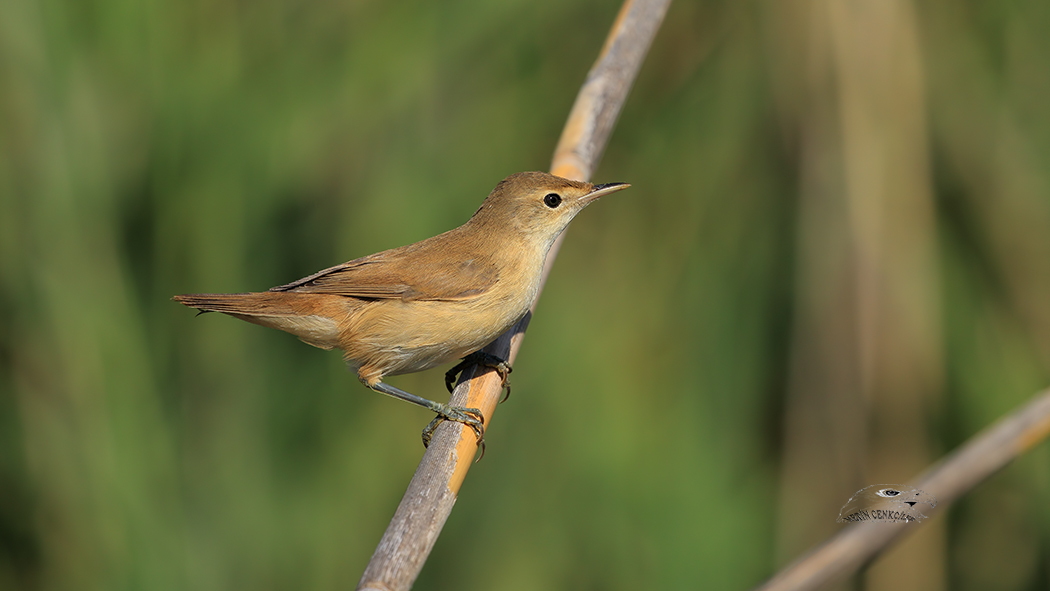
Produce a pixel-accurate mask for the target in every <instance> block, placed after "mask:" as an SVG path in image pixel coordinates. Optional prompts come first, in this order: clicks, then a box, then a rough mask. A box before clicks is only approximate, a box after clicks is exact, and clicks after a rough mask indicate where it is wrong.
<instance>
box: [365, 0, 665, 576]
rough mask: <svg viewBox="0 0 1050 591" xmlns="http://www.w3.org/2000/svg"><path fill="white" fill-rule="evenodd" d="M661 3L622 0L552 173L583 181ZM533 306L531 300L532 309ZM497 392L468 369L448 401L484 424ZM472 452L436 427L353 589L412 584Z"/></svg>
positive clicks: (508, 352)
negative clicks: (471, 411) (471, 412)
mask: <svg viewBox="0 0 1050 591" xmlns="http://www.w3.org/2000/svg"><path fill="white" fill-rule="evenodd" d="M669 5H670V0H626V2H624V4H623V7H622V8H621V9H620V13H619V15H618V16H617V18H616V22H615V23H614V24H613V26H612V30H611V31H610V32H609V36H608V38H607V39H606V41H605V45H604V47H602V51H601V54H600V55H599V56H598V59H597V61H596V62H595V64H594V66H593V67H592V68H591V71H590V72H589V73H588V75H587V80H586V81H585V82H584V84H583V87H582V88H581V89H580V92H579V94H578V95H577V97H576V102H575V104H574V105H573V107H572V111H571V112H570V113H569V118H568V120H567V121H566V123H565V128H564V129H563V131H562V136H561V139H560V140H559V142H558V146H557V148H556V149H555V152H554V158H553V161H552V163H551V172H552V173H553V174H556V175H558V176H562V177H566V178H571V179H575V180H588V179H590V176H591V173H592V172H593V171H594V169H595V168H596V167H597V165H598V162H599V160H600V159H601V156H602V153H603V152H604V151H605V146H606V145H607V144H608V141H609V136H610V135H611V134H612V130H613V127H614V126H615V124H616V119H617V117H618V116H619V114H620V109H621V108H622V107H623V104H624V102H625V101H626V100H627V94H628V92H629V91H630V89H631V85H632V84H633V83H634V79H635V77H636V76H637V74H638V70H639V68H640V67H641V64H642V61H643V60H644V58H645V55H646V53H648V51H649V46H650V45H651V44H652V40H653V37H654V36H655V35H656V31H657V30H658V29H659V28H660V23H661V22H662V21H663V18H664V15H665V14H666V13H667V8H668V6H669ZM562 236H564V234H562ZM560 245H561V238H559V239H558V241H557V242H555V244H554V246H553V247H552V248H551V250H550V253H549V254H548V255H547V261H546V264H545V265H544V271H543V279H542V282H546V279H547V275H548V273H549V272H550V269H551V265H552V264H553V262H554V259H555V257H556V256H557V253H558V248H559V246H560ZM540 289H541V291H542V289H543V287H542V283H541V286H540ZM535 305H536V304H535V302H533V308H534V309H535ZM531 317H532V313H531V312H530V313H529V314H527V315H526V316H525V318H524V319H522V321H521V322H519V323H518V324H517V325H516V326H514V327H512V328H511V329H510V330H509V331H507V332H506V333H504V334H503V335H501V336H500V337H499V338H498V339H496V340H495V341H493V342H492V343H491V344H490V345H489V346H488V347H486V348H485V351H486V352H488V353H491V354H493V355H496V356H498V357H500V358H502V359H506V360H508V361H509V362H510V363H511V364H512V365H513V363H514V358H515V357H516V356H517V353H518V350H519V349H520V347H521V341H522V338H523V337H524V335H525V329H526V327H527V326H528V323H529V320H530V319H531ZM501 391H502V384H501V379H500V377H499V375H498V374H497V373H496V372H494V371H491V370H483V371H482V370H479V368H478V367H477V366H474V367H472V368H468V369H467V370H465V371H464V372H463V374H462V376H461V378H460V383H459V385H458V386H457V387H456V389H455V391H454V392H453V393H452V397H451V400H450V403H451V404H453V405H456V406H466V407H470V408H478V409H481V411H482V413H484V415H485V424H486V425H489V424H490V423H491V420H492V415H493V413H494V412H495V410H496V404H497V402H498V401H499V398H500V393H501ZM475 453H477V443H476V440H475V437H474V433H473V431H472V430H470V429H464V426H463V425H462V424H461V423H454V422H451V421H445V422H443V423H441V425H439V426H438V428H437V430H436V431H435V433H434V438H433V440H432V442H431V444H430V447H428V448H427V451H426V452H425V453H424V454H423V458H422V460H421V461H420V463H419V467H418V468H417V469H416V473H415V475H414V476H413V477H412V480H411V482H409V485H408V489H407V490H406V491H405V495H404V497H403V498H402V499H401V504H400V505H399V506H398V508H397V511H396V512H395V513H394V517H393V519H391V521H390V525H389V526H388V527H387V530H386V532H385V533H384V534H383V537H382V539H381V540H380V541H379V545H378V547H377V548H376V551H375V553H374V554H373V555H372V559H371V561H369V563H368V566H367V567H366V568H365V572H364V574H363V575H362V576H361V581H360V582H359V583H358V585H357V588H358V589H361V590H364V589H374V590H381V591H401V590H405V589H409V588H411V587H412V583H413V582H415V580H416V577H417V576H419V572H420V570H422V568H423V564H424V563H425V562H426V559H427V556H429V554H430V551H431V549H432V548H433V547H434V543H435V542H436V541H437V538H438V535H439V534H440V533H441V528H442V527H443V526H444V524H445V520H446V519H448V515H449V513H451V511H452V506H453V505H454V504H455V502H456V495H457V494H458V492H459V487H460V485H462V483H463V479H464V478H465V477H466V474H467V470H469V469H470V466H471V463H472V460H473V458H474V455H475Z"/></svg>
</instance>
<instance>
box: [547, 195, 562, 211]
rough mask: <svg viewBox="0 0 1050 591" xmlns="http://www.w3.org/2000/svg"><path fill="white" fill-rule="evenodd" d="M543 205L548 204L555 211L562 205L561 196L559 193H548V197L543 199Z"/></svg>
mask: <svg viewBox="0 0 1050 591" xmlns="http://www.w3.org/2000/svg"><path fill="white" fill-rule="evenodd" d="M543 203H544V204H546V205H547V207H549V208H551V209H554V208H555V207H558V206H559V205H561V195H559V194H557V193H547V195H546V196H545V197H544V198H543Z"/></svg>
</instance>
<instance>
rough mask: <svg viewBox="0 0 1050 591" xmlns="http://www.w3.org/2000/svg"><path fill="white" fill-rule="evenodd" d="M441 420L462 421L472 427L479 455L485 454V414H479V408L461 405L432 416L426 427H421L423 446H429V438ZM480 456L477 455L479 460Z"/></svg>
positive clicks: (431, 437) (450, 407)
mask: <svg viewBox="0 0 1050 591" xmlns="http://www.w3.org/2000/svg"><path fill="white" fill-rule="evenodd" d="M442 421H455V422H457V423H463V424H464V425H466V426H468V427H470V428H471V429H473V430H474V435H475V437H477V443H478V449H480V450H481V456H484V455H485V415H483V414H481V411H480V410H478V409H476V408H466V407H462V406H449V407H447V408H445V409H444V410H442V411H441V412H439V413H438V415H437V416H436V417H434V420H432V421H430V424H429V425H427V427H426V429H423V447H430V440H431V439H433V437H434V431H435V430H436V429H437V426H438V425H440V424H441V422H442ZM481 456H479V457H478V459H479V460H480V459H481Z"/></svg>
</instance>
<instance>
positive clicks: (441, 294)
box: [270, 245, 499, 300]
mask: <svg viewBox="0 0 1050 591" xmlns="http://www.w3.org/2000/svg"><path fill="white" fill-rule="evenodd" d="M413 246H415V245H413ZM418 254H419V253H418V252H413V250H412V249H409V247H402V248H398V249H394V250H388V251H385V252H380V253H377V254H374V255H371V256H367V257H363V258H360V259H355V260H353V261H350V262H347V263H343V264H341V265H336V266H334V267H330V268H328V269H324V270H323V271H318V272H317V273H314V274H313V275H309V276H307V277H303V278H302V279H299V280H298V281H293V282H292V283H289V284H287V285H280V286H278V287H274V288H271V289H270V291H294V292H298V293H325V294H334V295H342V296H348V297H355V298H364V299H403V300H465V299H469V298H472V297H476V296H478V295H481V294H483V293H485V292H486V291H488V290H489V289H491V288H492V286H493V285H495V283H496V280H497V279H498V276H499V272H498V271H497V269H496V266H495V265H494V264H492V262H491V261H490V260H486V261H479V260H478V259H476V258H473V259H465V260H464V259H463V258H457V257H420V256H418Z"/></svg>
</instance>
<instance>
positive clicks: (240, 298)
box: [172, 291, 349, 349]
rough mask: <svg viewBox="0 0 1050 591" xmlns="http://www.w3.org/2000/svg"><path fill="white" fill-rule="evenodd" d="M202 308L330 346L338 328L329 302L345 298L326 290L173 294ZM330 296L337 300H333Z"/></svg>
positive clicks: (319, 344) (340, 300) (177, 299)
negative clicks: (322, 292)
mask: <svg viewBox="0 0 1050 591" xmlns="http://www.w3.org/2000/svg"><path fill="white" fill-rule="evenodd" d="M172 299H173V300H175V301H176V302H179V303H180V304H184V305H186V306H189V307H190V308H196V309H197V310H200V311H201V312H222V313H223V314H229V315H230V316H233V317H235V318H240V319H241V320H245V321H247V322H251V323H252V324H258V325H261V326H268V327H270V328H276V329H278V330H283V331H285V332H289V333H292V334H294V335H295V336H297V337H299V339H300V340H302V341H303V342H305V343H307V344H310V345H313V346H315V347H320V348H322V349H331V348H333V347H338V346H339V328H338V326H337V325H336V322H335V321H334V320H333V319H332V318H333V314H332V310H331V306H332V305H333V304H335V305H337V306H338V305H346V304H348V303H349V302H344V301H342V300H346V299H347V298H340V297H339V296H333V295H327V294H310V295H307V296H305V297H304V294H293V293H287V292H269V291H264V292H253V293H191V294H184V295H177V296H175V297H173V298H172ZM333 300H338V303H337V302H334V301H333Z"/></svg>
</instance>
